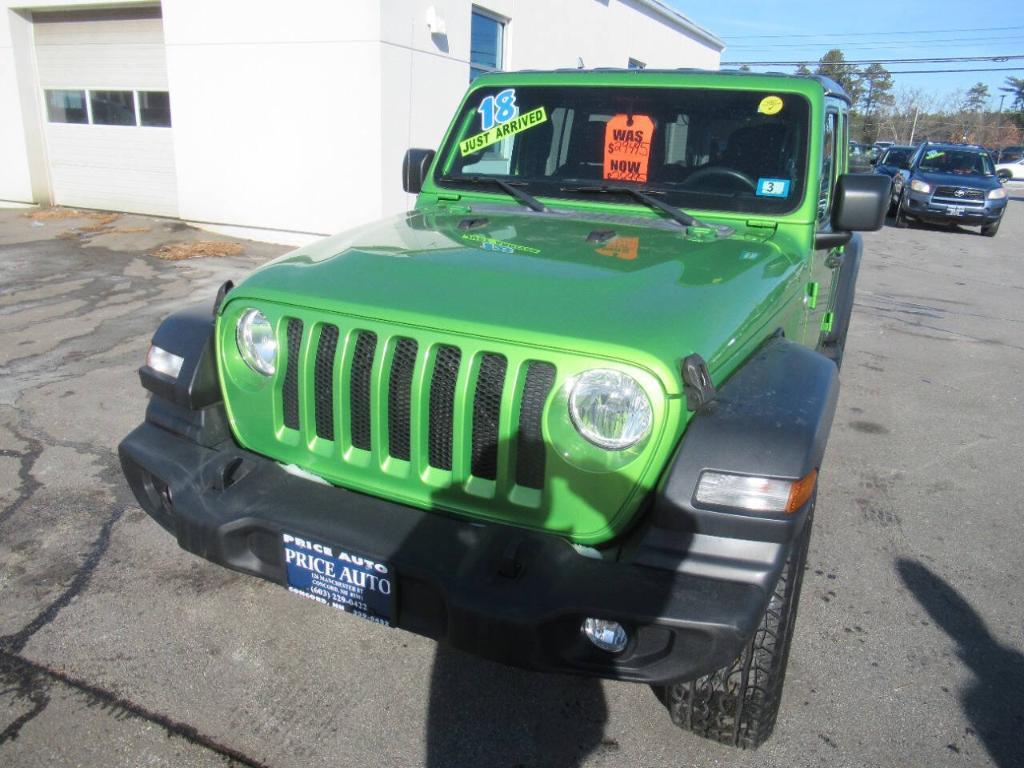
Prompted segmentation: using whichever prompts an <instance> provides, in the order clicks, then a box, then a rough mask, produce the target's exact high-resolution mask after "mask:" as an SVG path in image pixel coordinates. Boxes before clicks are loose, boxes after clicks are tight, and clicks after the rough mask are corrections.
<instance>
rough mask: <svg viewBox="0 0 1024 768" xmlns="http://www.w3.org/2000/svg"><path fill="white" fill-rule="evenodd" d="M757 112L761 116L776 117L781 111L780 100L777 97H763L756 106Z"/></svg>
mask: <svg viewBox="0 0 1024 768" xmlns="http://www.w3.org/2000/svg"><path fill="white" fill-rule="evenodd" d="M757 111H758V112H760V113H761V114H762V115H777V114H779V112H781V111H782V99H780V98H779V97H778V96H765V97H764V98H763V99H761V103H760V104H758V105H757Z"/></svg>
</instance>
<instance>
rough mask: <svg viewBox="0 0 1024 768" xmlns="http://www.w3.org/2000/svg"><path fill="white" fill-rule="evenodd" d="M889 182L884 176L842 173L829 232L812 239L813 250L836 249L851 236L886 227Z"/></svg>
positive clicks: (833, 196)
mask: <svg viewBox="0 0 1024 768" xmlns="http://www.w3.org/2000/svg"><path fill="white" fill-rule="evenodd" d="M891 187H892V179H890V178H889V177H888V176H886V175H885V174H883V173H878V174H874V173H873V174H861V173H853V174H851V173H844V174H843V175H842V176H840V177H839V180H838V181H836V188H835V192H834V193H833V195H832V231H831V232H821V233H819V234H818V235H817V236H816V237H815V238H814V247H815V248H816V249H822V248H838V247H839V246H841V245H846V243H848V242H849V240H850V237H851V235H852V233H854V232H874V231H875V230H877V229H881V228H882V224H884V223H885V212H886V210H888V208H889V192H890V189H891Z"/></svg>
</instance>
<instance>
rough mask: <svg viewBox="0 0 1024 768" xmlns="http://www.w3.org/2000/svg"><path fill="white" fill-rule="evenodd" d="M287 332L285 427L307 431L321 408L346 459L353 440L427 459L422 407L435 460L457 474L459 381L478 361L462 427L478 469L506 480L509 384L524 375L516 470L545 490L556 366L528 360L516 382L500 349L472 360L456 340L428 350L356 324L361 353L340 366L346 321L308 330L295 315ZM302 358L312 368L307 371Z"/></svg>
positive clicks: (352, 341)
mask: <svg viewBox="0 0 1024 768" xmlns="http://www.w3.org/2000/svg"><path fill="white" fill-rule="evenodd" d="M286 328H287V349H286V359H285V360H284V361H283V365H284V366H285V367H284V377H283V380H282V381H283V383H282V386H281V405H282V409H281V411H282V414H283V422H284V426H285V427H286V428H288V429H293V430H297V431H302V430H303V429H308V426H309V425H304V424H303V423H302V418H303V414H307V413H309V412H310V411H312V415H313V421H314V424H313V425H312V426H313V430H314V431H315V434H316V436H317V437H318V438H320V439H321V440H324V441H330V442H336V441H337V439H338V438H340V439H341V442H342V446H343V447H342V450H341V451H339V452H338V453H337V455H338V457H339V460H344V456H345V451H344V444H345V443H348V444H350V445H351V446H352V447H353V448H357V449H359V450H361V451H371V450H373V448H374V446H375V444H377V445H378V448H379V449H380V450H381V451H384V450H386V452H387V455H388V456H390V457H392V458H394V459H398V460H401V461H414V460H415V459H417V458H419V457H417V456H416V455H415V446H414V443H413V440H412V415H413V410H414V408H416V406H418V408H416V410H417V411H418V412H420V413H423V412H425V413H426V427H427V429H426V431H427V435H426V437H427V439H426V460H427V464H428V465H429V466H431V467H434V468H436V469H440V470H446V471H451V469H452V454H453V450H455V446H454V439H455V434H456V431H457V430H456V423H457V421H458V419H459V415H458V413H457V412H456V386H457V382H458V380H459V373H460V371H461V370H462V367H463V366H466V365H469V366H472V367H471V374H470V381H471V382H472V390H471V391H472V392H473V395H472V411H471V413H470V418H469V420H470V422H471V423H470V424H468V425H465V426H464V427H463V428H462V429H461V430H458V431H459V432H460V433H461V434H463V435H466V437H467V438H468V440H469V442H470V445H469V458H470V474H471V475H472V476H473V477H478V478H482V479H485V480H497V479H498V474H499V471H500V467H501V466H502V461H501V459H502V458H503V457H504V455H505V453H506V452H508V451H511V450H512V447H511V446H502V445H500V444H499V439H498V435H499V423H500V420H501V416H502V407H503V402H505V394H506V393H505V389H506V387H507V386H510V385H511V382H512V381H513V380H520V381H522V382H523V383H522V389H521V392H519V393H517V396H516V397H515V398H514V401H515V402H516V403H517V404H518V411H519V414H518V421H517V423H518V430H517V435H516V440H515V451H514V452H515V459H514V461H515V463H514V467H513V468H512V473H513V475H514V482H515V484H516V485H520V486H525V487H528V488H534V489H541V488H543V485H544V475H545V458H544V453H545V447H544V442H543V438H542V431H541V419H542V416H543V411H544V404H545V402H546V400H547V397H548V395H549V394H550V392H551V389H552V387H553V386H554V381H555V369H554V366H553V365H551V364H550V363H546V362H541V361H528V362H526V363H524V364H523V366H524V367H525V371H522V372H520V373H524V374H525V375H521V376H517V377H515V379H512V378H511V377H510V375H509V374H510V371H509V365H508V361H507V359H506V358H505V356H504V355H502V354H499V353H496V352H484V353H478V354H477V355H475V357H474V358H472V359H467V358H466V357H465V356H464V355H463V352H462V350H461V349H460V348H459V347H458V346H454V345H451V344H439V345H434V346H433V347H432V348H428V347H425V346H424V345H421V344H420V343H419V342H418V341H417V340H416V339H413V338H409V337H407V336H397V335H396V336H393V337H391V338H387V339H379V338H378V336H377V334H375V333H373V332H370V331H364V330H356V331H353V332H352V333H351V334H350V335H349V337H348V346H349V347H350V348H351V349H352V352H351V354H349V355H348V359H344V358H343V359H342V360H341V361H340V365H339V364H338V363H339V361H336V357H337V355H338V352H339V348H340V347H339V341H340V340H341V333H340V331H339V329H338V327H337V326H335V325H329V324H316V325H315V326H314V327H313V328H304V326H303V323H302V321H301V320H298V319H295V318H291V319H289V320H288V321H287V325H286ZM381 345H383V347H381ZM342 346H344V345H342ZM378 347H381V350H378ZM310 349H315V350H316V351H315V354H313V355H309V354H308V353H307V354H304V352H305V350H310ZM381 351H382V353H380V352H381ZM424 355H427V356H429V360H427V361H425V362H426V364H427V366H428V373H427V376H426V378H425V382H424V384H425V385H423V386H420V387H419V388H417V386H416V382H415V380H414V372H415V370H416V366H417V362H418V361H420V359H421V357H423V356H424ZM303 360H306V361H307V362H306V365H308V366H311V369H312V370H309V371H306V372H300V369H301V368H302V365H303V362H302V361H303ZM303 374H305V375H303ZM300 381H303V382H307V386H306V387H305V388H303V387H301V386H300ZM346 383H347V391H345V384H346ZM374 392H379V393H381V397H380V400H381V402H380V404H379V405H378V406H376V407H375V406H374V402H373V401H374V396H373V393H374ZM310 404H312V409H310V408H309V405H310ZM345 411H347V417H346V414H345V413H344V412H345ZM339 416H341V417H342V418H340V419H339V418H338V417H339ZM339 423H340V424H342V425H347V434H345V431H346V430H345V428H344V426H343V427H342V434H341V435H338V434H337V430H336V428H335V425H336V424H339ZM378 441H379V443H378ZM385 446H386V447H385Z"/></svg>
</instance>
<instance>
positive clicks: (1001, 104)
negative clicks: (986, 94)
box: [999, 93, 1006, 114]
mask: <svg viewBox="0 0 1024 768" xmlns="http://www.w3.org/2000/svg"><path fill="white" fill-rule="evenodd" d="M1004 101H1006V94H1005V93H1004V94H1002V95H1001V96H1000V97H999V114H1003V102H1004Z"/></svg>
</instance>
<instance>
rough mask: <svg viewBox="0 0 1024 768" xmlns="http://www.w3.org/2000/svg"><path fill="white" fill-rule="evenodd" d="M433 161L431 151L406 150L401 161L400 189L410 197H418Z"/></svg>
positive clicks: (432, 152) (432, 151)
mask: <svg viewBox="0 0 1024 768" xmlns="http://www.w3.org/2000/svg"><path fill="white" fill-rule="evenodd" d="M433 161H434V150H432V149H407V150H406V151H405V159H404V160H403V161H402V189H404V190H405V191H406V192H408V193H409V194H412V195H418V194H419V191H420V190H421V189H423V180H424V179H426V178H427V171H429V170H430V164H431V163H432V162H433Z"/></svg>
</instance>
